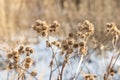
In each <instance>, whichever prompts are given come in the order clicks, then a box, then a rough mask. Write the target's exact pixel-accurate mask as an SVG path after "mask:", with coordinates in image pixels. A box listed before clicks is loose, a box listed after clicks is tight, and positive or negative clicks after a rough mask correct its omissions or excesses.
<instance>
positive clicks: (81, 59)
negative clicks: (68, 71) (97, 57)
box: [73, 55, 83, 80]
mask: <svg viewBox="0 0 120 80" xmlns="http://www.w3.org/2000/svg"><path fill="white" fill-rule="evenodd" d="M82 61H83V55H81V58H80V61H79V64H78V66H77V69H76V72H75V75H74V79H73V80H76V78H77V74H78V72H79V70H80V66H81V64H82Z"/></svg>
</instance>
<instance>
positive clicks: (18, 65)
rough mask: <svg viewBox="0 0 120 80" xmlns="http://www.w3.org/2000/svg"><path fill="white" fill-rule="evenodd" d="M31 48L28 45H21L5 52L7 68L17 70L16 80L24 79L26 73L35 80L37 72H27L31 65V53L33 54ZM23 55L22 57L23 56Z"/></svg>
mask: <svg viewBox="0 0 120 80" xmlns="http://www.w3.org/2000/svg"><path fill="white" fill-rule="evenodd" d="M33 53H34V52H33V49H32V48H31V47H30V46H24V45H21V46H19V47H18V48H17V49H11V50H10V52H8V53H7V60H8V61H9V62H8V65H7V68H6V69H7V70H8V71H12V70H13V71H14V70H15V71H16V72H17V74H18V75H17V76H18V77H17V79H16V80H24V78H25V76H26V74H29V75H30V76H32V77H33V78H35V79H36V80H38V79H37V78H36V75H37V73H36V72H34V71H33V72H31V73H30V72H29V71H28V69H29V68H30V67H31V66H33V62H34V61H33V59H32V57H31V54H33ZM23 56H24V57H23Z"/></svg>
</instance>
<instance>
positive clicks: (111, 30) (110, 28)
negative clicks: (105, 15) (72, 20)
mask: <svg viewBox="0 0 120 80" xmlns="http://www.w3.org/2000/svg"><path fill="white" fill-rule="evenodd" d="M106 32H107V34H110V35H112V37H113V39H112V45H113V48H114V49H115V48H116V43H117V41H118V39H119V36H120V30H119V29H118V28H117V26H116V25H115V23H107V29H106Z"/></svg>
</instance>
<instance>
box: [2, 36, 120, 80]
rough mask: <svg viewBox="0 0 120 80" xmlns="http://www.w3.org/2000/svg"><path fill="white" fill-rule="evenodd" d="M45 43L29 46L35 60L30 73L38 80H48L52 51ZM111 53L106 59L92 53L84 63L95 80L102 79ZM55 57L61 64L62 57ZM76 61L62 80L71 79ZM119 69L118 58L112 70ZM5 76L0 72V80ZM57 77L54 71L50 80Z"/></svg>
mask: <svg viewBox="0 0 120 80" xmlns="http://www.w3.org/2000/svg"><path fill="white" fill-rule="evenodd" d="M51 40H55V38H50V41H51ZM45 41H46V39H40V43H39V44H36V45H33V44H32V45H31V46H32V47H33V48H34V51H35V53H34V54H33V55H32V58H33V59H34V60H35V62H36V65H35V66H34V67H33V68H31V69H30V71H31V70H36V71H37V73H38V75H37V78H39V79H40V80H49V74H50V67H49V63H50V60H51V57H52V51H51V49H49V48H46V45H45ZM54 49H55V48H54ZM55 50H56V49H55ZM112 53H115V52H114V51H113V52H110V51H108V52H107V53H106V55H108V56H107V58H106V59H104V58H103V57H99V56H97V55H96V54H95V53H93V55H92V56H91V57H90V60H89V61H88V62H87V63H86V65H87V67H88V68H89V70H90V72H91V73H93V74H97V76H98V78H97V80H102V79H103V75H104V74H103V73H105V71H106V67H107V65H108V64H109V62H110V59H111V56H112ZM56 57H57V60H58V62H59V63H62V61H63V57H62V56H61V57H60V55H59V54H58V53H57V55H56ZM78 61H79V58H76V59H71V60H70V64H67V66H66V67H67V68H65V71H64V74H63V80H71V78H72V77H73V75H74V73H75V70H76V68H77V65H78ZM54 63H55V62H54ZM55 67H56V66H55ZM55 67H54V68H55ZM119 67H120V58H119V60H118V61H117V62H116V66H115V67H114V69H115V70H116V71H118V68H119ZM60 68H61V66H60ZM83 70H84V71H85V72H88V71H87V68H86V67H84V69H83ZM7 75H8V72H7V71H6V70H4V71H3V70H2V71H0V80H7ZM10 75H14V73H10ZM57 76H58V70H56V71H55V72H54V73H53V76H52V80H56V78H57ZM82 79H83V77H82V75H80V76H79V78H78V80H82ZM33 80H34V79H33ZM113 80H120V74H117V75H115V76H114V77H113Z"/></svg>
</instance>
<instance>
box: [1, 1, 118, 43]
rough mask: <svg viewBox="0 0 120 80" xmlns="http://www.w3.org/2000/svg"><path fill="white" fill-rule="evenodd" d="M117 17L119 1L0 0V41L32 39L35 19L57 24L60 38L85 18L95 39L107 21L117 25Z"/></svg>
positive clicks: (74, 28)
mask: <svg viewBox="0 0 120 80" xmlns="http://www.w3.org/2000/svg"><path fill="white" fill-rule="evenodd" d="M119 16H120V0H0V40H3V41H4V40H6V41H13V40H14V38H13V36H14V37H15V36H17V35H19V36H26V37H24V38H22V39H26V38H27V37H29V36H33V32H31V30H30V27H31V25H32V24H33V23H34V21H35V20H36V19H40V20H45V21H46V22H47V23H51V22H52V21H54V20H57V21H58V22H60V24H61V26H62V34H61V36H63V35H66V34H67V33H68V32H74V31H75V30H76V25H77V23H79V22H82V21H84V20H86V19H87V20H90V21H91V22H92V23H93V24H94V25H95V31H96V32H95V36H99V35H101V34H102V33H103V31H104V28H105V27H106V23H107V22H115V23H116V24H117V25H118V26H119V22H120V18H119ZM28 33H29V34H28ZM17 38H18V36H17Z"/></svg>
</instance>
